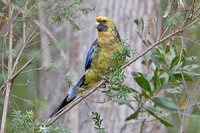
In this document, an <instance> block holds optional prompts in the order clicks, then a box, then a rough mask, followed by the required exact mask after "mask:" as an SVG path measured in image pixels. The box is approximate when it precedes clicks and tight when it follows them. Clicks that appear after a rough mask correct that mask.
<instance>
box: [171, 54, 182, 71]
mask: <svg viewBox="0 0 200 133" xmlns="http://www.w3.org/2000/svg"><path fill="white" fill-rule="evenodd" d="M179 60H180V56H175V57H174V58H173V60H172V62H171V66H170V68H172V67H174V66H176V65H177V64H178V62H179Z"/></svg>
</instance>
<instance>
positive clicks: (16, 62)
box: [12, 15, 26, 73]
mask: <svg viewBox="0 0 200 133" xmlns="http://www.w3.org/2000/svg"><path fill="white" fill-rule="evenodd" d="M25 28H26V24H25V20H24V15H23V39H22V44H23V46H22V48H21V50H20V52H19V54H18V56H17V58H16V60H15V63H14V65H13V68H12V73H14V71H15V68H16V66H17V64H18V63H19V59H20V58H21V55H22V53H23V51H24V48H25V46H26V30H25Z"/></svg>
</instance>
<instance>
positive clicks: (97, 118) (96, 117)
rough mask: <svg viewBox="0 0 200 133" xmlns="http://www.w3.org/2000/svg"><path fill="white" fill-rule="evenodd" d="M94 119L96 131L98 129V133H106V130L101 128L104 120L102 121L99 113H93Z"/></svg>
mask: <svg viewBox="0 0 200 133" xmlns="http://www.w3.org/2000/svg"><path fill="white" fill-rule="evenodd" d="M92 115H93V116H92V119H93V121H94V125H95V127H94V128H95V129H97V132H98V133H105V131H104V128H102V127H101V124H102V121H103V119H101V116H100V114H99V113H97V112H92Z"/></svg>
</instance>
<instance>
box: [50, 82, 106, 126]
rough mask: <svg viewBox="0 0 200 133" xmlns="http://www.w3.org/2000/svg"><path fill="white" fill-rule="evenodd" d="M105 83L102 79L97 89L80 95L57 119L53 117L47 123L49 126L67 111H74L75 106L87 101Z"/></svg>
mask: <svg viewBox="0 0 200 133" xmlns="http://www.w3.org/2000/svg"><path fill="white" fill-rule="evenodd" d="M105 83H106V80H104V79H102V80H101V81H99V82H98V83H97V84H96V85H95V87H93V88H91V89H89V90H88V91H86V92H84V93H83V94H82V95H79V96H78V97H77V98H76V99H74V101H73V102H72V103H71V104H69V105H68V106H66V107H65V108H63V109H62V110H60V111H59V112H58V113H57V115H56V116H55V117H53V118H52V119H49V120H48V122H47V126H50V125H51V124H53V123H54V122H55V121H56V120H58V119H59V118H60V117H61V116H62V115H63V114H64V113H66V112H67V111H69V110H70V109H72V108H73V107H74V106H75V105H77V104H78V103H80V102H81V101H82V100H83V99H85V98H86V97H88V96H89V95H90V94H92V93H93V92H95V91H96V90H97V89H98V88H99V87H100V86H101V85H102V84H105Z"/></svg>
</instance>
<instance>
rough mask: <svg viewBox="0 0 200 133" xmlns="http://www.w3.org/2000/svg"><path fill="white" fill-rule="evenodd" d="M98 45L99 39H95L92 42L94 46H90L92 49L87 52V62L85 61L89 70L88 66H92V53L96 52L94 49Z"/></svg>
mask: <svg viewBox="0 0 200 133" xmlns="http://www.w3.org/2000/svg"><path fill="white" fill-rule="evenodd" d="M96 47H97V40H95V41H94V42H93V44H92V46H91V47H90V50H89V51H88V53H87V58H86V62H85V70H87V69H88V68H90V65H91V62H92V55H93V53H94V49H95V48H96Z"/></svg>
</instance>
